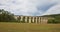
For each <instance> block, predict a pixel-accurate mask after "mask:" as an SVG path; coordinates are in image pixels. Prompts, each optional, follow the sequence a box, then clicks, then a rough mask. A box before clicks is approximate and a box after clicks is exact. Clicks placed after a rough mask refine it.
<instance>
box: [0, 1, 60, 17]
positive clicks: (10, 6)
mask: <svg viewBox="0 0 60 32" xmlns="http://www.w3.org/2000/svg"><path fill="white" fill-rule="evenodd" d="M57 2H60V1H59V0H0V9H5V10H7V11H10V12H11V13H14V14H16V15H30V16H33V15H35V14H36V15H41V14H42V13H44V12H43V10H38V9H37V7H39V6H44V5H48V4H51V3H57ZM47 12H48V11H47ZM36 15H35V16H36Z"/></svg>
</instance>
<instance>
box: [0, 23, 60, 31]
mask: <svg viewBox="0 0 60 32" xmlns="http://www.w3.org/2000/svg"><path fill="white" fill-rule="evenodd" d="M0 32H60V24H26V23H25V24H22V23H0Z"/></svg>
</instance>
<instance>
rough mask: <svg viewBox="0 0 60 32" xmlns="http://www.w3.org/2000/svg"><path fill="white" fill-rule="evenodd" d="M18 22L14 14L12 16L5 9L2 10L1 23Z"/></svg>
mask: <svg viewBox="0 0 60 32" xmlns="http://www.w3.org/2000/svg"><path fill="white" fill-rule="evenodd" d="M13 21H16V20H15V18H14V14H11V13H10V12H8V11H5V10H4V9H0V22H13Z"/></svg>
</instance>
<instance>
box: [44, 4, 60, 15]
mask: <svg viewBox="0 0 60 32" xmlns="http://www.w3.org/2000/svg"><path fill="white" fill-rule="evenodd" d="M51 14H60V4H57V5H55V6H53V7H51V8H50V9H48V10H47V12H45V13H44V14H43V15H51Z"/></svg>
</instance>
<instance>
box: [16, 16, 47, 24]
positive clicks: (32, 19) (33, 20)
mask: <svg viewBox="0 0 60 32" xmlns="http://www.w3.org/2000/svg"><path fill="white" fill-rule="evenodd" d="M18 17H19V18H20V21H25V23H40V24H47V21H48V17H42V16H15V18H16V19H17V18H18Z"/></svg>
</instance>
